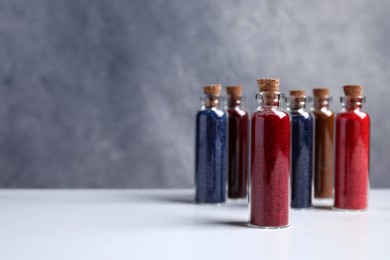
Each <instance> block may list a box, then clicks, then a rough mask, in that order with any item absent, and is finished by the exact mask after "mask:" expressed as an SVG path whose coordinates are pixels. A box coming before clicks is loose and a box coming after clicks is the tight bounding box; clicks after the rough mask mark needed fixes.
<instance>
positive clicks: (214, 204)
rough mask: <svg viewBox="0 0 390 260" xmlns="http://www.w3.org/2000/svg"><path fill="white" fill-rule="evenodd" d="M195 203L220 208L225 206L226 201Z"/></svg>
mask: <svg viewBox="0 0 390 260" xmlns="http://www.w3.org/2000/svg"><path fill="white" fill-rule="evenodd" d="M195 203H196V204H198V205H212V206H218V205H223V204H225V203H226V201H222V202H203V201H196V200H195Z"/></svg>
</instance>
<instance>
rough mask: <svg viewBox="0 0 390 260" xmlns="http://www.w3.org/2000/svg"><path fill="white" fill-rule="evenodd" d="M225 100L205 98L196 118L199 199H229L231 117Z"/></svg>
mask: <svg viewBox="0 0 390 260" xmlns="http://www.w3.org/2000/svg"><path fill="white" fill-rule="evenodd" d="M221 99H222V98H221V97H219V96H211V95H205V96H204V97H203V98H202V107H201V109H200V111H198V113H197V116H196V148H195V149H196V150H195V156H196V157H195V186H196V189H195V200H196V202H198V203H217V204H218V203H223V202H225V200H226V157H227V156H226V153H227V140H226V137H227V136H226V135H227V115H226V113H225V111H223V110H222V109H220V107H221V104H222V102H221Z"/></svg>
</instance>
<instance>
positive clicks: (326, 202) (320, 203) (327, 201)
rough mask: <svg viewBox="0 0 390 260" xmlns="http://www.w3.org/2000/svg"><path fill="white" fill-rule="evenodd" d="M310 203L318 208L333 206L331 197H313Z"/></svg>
mask: <svg viewBox="0 0 390 260" xmlns="http://www.w3.org/2000/svg"><path fill="white" fill-rule="evenodd" d="M312 204H313V206H314V207H319V208H324V207H333V204H334V199H333V198H313V200H312Z"/></svg>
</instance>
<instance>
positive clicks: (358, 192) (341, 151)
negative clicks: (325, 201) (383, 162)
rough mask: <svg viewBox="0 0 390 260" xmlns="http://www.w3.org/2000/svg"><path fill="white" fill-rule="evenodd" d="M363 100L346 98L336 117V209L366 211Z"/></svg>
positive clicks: (367, 151) (366, 152)
mask: <svg viewBox="0 0 390 260" xmlns="http://www.w3.org/2000/svg"><path fill="white" fill-rule="evenodd" d="M346 87H347V86H346ZM346 87H344V90H345V88H346ZM348 87H351V86H348ZM354 87H357V86H354ZM346 94H347V93H346ZM363 100H364V98H363V97H361V95H359V96H356V97H351V96H348V95H347V96H346V97H345V98H344V99H343V103H344V107H345V109H344V111H343V112H340V113H339V114H338V115H337V117H336V144H335V147H336V157H335V164H336V165H335V205H334V206H335V208H339V209H347V210H364V209H366V208H367V197H368V188H369V184H368V179H369V161H370V158H369V157H370V117H369V115H368V114H367V113H366V112H364V111H363V110H361V104H362V102H363Z"/></svg>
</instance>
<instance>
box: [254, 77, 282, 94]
mask: <svg viewBox="0 0 390 260" xmlns="http://www.w3.org/2000/svg"><path fill="white" fill-rule="evenodd" d="M257 84H258V85H259V90H260V92H279V79H277V78H270V79H258V80H257Z"/></svg>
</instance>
